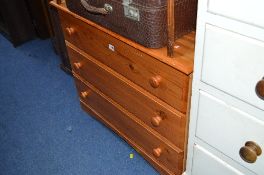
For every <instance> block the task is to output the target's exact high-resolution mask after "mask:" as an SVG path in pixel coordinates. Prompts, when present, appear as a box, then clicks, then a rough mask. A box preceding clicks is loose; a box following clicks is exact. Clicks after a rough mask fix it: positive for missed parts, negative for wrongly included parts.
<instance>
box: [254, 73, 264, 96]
mask: <svg viewBox="0 0 264 175" xmlns="http://www.w3.org/2000/svg"><path fill="white" fill-rule="evenodd" d="M256 94H257V95H258V97H259V98H261V99H262V100H264V78H263V79H262V80H260V81H259V82H258V83H257V85H256Z"/></svg>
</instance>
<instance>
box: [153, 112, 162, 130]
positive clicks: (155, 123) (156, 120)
mask: <svg viewBox="0 0 264 175" xmlns="http://www.w3.org/2000/svg"><path fill="white" fill-rule="evenodd" d="M161 122H162V117H161V116H159V115H157V116H155V117H152V119H151V123H152V125H153V126H155V127H158V126H159V125H160V123H161Z"/></svg>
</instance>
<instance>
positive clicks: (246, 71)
mask: <svg viewBox="0 0 264 175" xmlns="http://www.w3.org/2000/svg"><path fill="white" fill-rule="evenodd" d="M263 77H264V42H261V41H258V40H255V39H252V38H248V37H246V36H242V35H239V34H236V33H233V32H230V31H227V30H224V29H221V28H218V27H215V26H212V25H206V33H205V44H204V54H203V71H202V81H203V82H205V83H207V84H210V85H212V86H214V87H216V88H218V89H220V90H222V91H225V92H227V93H228V94H231V95H232V96H235V97H237V98H239V99H241V100H243V101H246V102H248V103H250V104H252V105H254V106H256V107H258V108H260V109H262V110H263V109H264V100H262V99H260V98H259V97H258V96H257V94H256V91H255V89H256V84H257V83H258V82H259V81H260V80H261V79H262V78H263Z"/></svg>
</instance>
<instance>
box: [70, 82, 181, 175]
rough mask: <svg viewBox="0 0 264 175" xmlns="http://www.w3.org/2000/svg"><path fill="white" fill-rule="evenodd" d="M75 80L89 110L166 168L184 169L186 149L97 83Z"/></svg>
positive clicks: (86, 108) (174, 170)
mask: <svg viewBox="0 0 264 175" xmlns="http://www.w3.org/2000/svg"><path fill="white" fill-rule="evenodd" d="M75 80H76V84H77V89H78V91H79V94H80V98H81V102H82V103H81V104H82V106H83V108H84V109H85V110H86V111H87V112H90V113H91V112H92V113H93V114H95V115H96V116H97V118H99V119H100V120H101V121H103V122H104V123H105V124H107V125H108V126H110V128H112V129H113V130H114V131H116V132H117V133H118V134H119V135H121V136H122V137H123V138H125V139H126V140H127V141H128V142H129V143H131V144H132V145H134V146H135V147H136V149H137V150H138V151H139V152H141V153H143V154H145V156H147V157H148V159H151V160H152V161H153V162H155V163H157V164H158V165H160V166H161V167H166V168H165V170H166V171H167V172H169V173H174V174H176V175H180V174H181V173H182V169H183V151H182V150H181V149H179V148H177V147H174V146H171V145H168V144H166V143H165V142H163V141H162V140H161V138H159V136H157V135H155V134H154V133H152V132H151V131H150V130H149V129H147V128H145V127H144V124H143V123H142V122H141V121H140V120H138V119H136V118H135V117H134V116H133V115H132V114H130V113H128V112H126V111H125V110H124V109H123V108H122V107H121V106H120V105H118V104H116V103H115V102H114V101H112V100H111V99H110V98H108V97H107V96H105V95H104V94H102V93H101V92H99V91H98V90H97V89H95V88H94V87H91V88H89V87H88V86H86V85H85V84H84V83H82V82H81V81H80V80H78V79H75ZM84 92H86V95H84Z"/></svg>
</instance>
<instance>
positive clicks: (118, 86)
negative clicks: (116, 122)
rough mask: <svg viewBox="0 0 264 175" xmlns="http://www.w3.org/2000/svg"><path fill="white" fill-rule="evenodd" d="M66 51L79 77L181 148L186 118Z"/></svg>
mask: <svg viewBox="0 0 264 175" xmlns="http://www.w3.org/2000/svg"><path fill="white" fill-rule="evenodd" d="M68 50H69V55H70V57H71V61H72V64H73V65H74V64H76V63H78V64H80V68H79V69H76V67H75V66H73V67H74V68H73V69H74V72H76V73H77V74H78V75H79V77H81V78H82V79H83V80H85V81H87V82H89V83H90V84H92V85H93V86H95V87H96V88H98V89H99V90H100V91H101V92H103V93H104V94H106V95H107V96H109V97H111V98H112V99H113V100H115V101H116V102H118V103H119V104H120V105H121V106H123V107H124V108H125V109H127V110H128V111H130V112H131V113H133V114H135V115H136V116H137V117H138V118H139V119H140V120H142V121H143V122H145V123H146V124H147V125H148V126H149V127H151V128H153V129H154V130H155V131H157V132H158V133H160V134H161V135H162V136H164V137H165V138H167V139H168V140H169V141H170V142H172V143H173V144H175V145H176V146H178V147H179V148H182V149H183V148H184V143H185V125H186V123H185V122H186V118H185V116H184V115H183V114H180V113H179V112H177V111H175V110H174V109H173V108H171V110H170V108H168V106H166V104H164V103H162V101H160V100H159V99H155V98H153V96H151V95H147V94H146V93H145V92H144V90H143V89H140V88H139V87H137V86H135V85H133V84H132V83H130V82H128V81H127V80H126V79H125V78H124V77H121V76H120V75H118V74H117V73H115V72H113V71H112V70H111V69H109V68H107V67H106V66H104V65H102V64H100V63H99V62H96V60H95V59H93V58H92V57H90V56H89V57H83V56H82V55H80V54H78V53H77V52H75V51H74V50H72V48H70V47H68ZM157 125H158V126H157Z"/></svg>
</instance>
